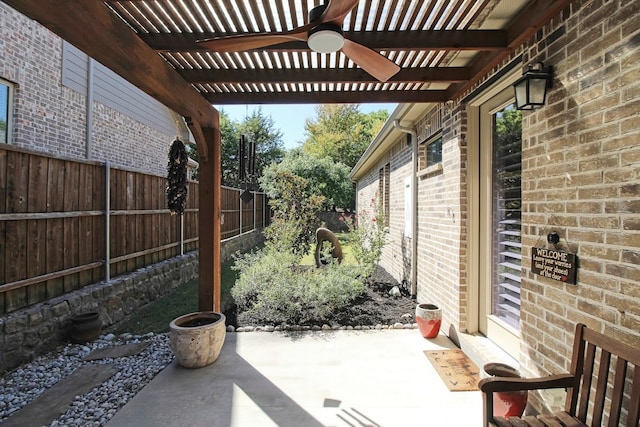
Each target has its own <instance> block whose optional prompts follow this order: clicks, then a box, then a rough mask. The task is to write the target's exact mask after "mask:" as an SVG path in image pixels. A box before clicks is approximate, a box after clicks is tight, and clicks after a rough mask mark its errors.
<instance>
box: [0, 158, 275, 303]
mask: <svg viewBox="0 0 640 427" xmlns="http://www.w3.org/2000/svg"><path fill="white" fill-rule="evenodd" d="M106 183H108V185H106ZM188 185H189V197H188V198H187V206H186V209H185V213H184V215H183V216H182V217H179V216H175V215H171V214H170V212H169V210H168V209H167V208H166V196H165V189H166V178H165V177H159V176H153V175H147V174H143V173H140V172H135V171H130V170H125V169H119V168H114V167H110V166H109V164H108V163H106V164H105V163H99V162H90V161H77V160H68V159H60V158H55V157H51V156H47V155H43V154H41V153H35V152H31V151H28V150H24V149H20V148H16V147H11V146H5V147H2V148H0V315H2V314H5V313H9V312H12V311H15V310H17V309H20V308H23V307H27V306H29V305H32V304H35V303H38V302H42V301H46V300H48V299H51V298H53V297H56V296H59V295H62V294H65V293H67V292H71V291H73V290H75V289H79V288H81V287H83V286H86V285H88V284H91V283H95V282H99V281H102V280H109V279H110V278H111V277H112V276H117V275H120V274H124V273H128V272H131V271H133V270H135V269H137V268H140V267H144V266H146V265H149V264H153V263H156V262H158V261H161V260H164V259H167V258H171V257H173V256H176V255H179V254H181V253H184V252H188V251H192V250H195V249H197V248H198V183H197V182H194V181H191V182H189V184H188ZM241 192H242V190H239V189H234V188H228V187H223V188H222V209H223V213H224V218H223V220H224V222H223V225H222V233H223V239H226V238H231V237H233V236H236V235H239V234H242V233H244V232H247V231H251V230H253V229H254V228H260V227H263V226H264V225H266V223H267V221H268V214H267V209H268V207H267V203H266V198H265V196H264V194H261V193H254V197H253V200H252V201H250V202H249V203H243V202H242V201H241V200H240V198H239V196H240V194H241ZM241 224H242V226H241Z"/></svg>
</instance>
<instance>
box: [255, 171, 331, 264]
mask: <svg viewBox="0 0 640 427" xmlns="http://www.w3.org/2000/svg"><path fill="white" fill-rule="evenodd" d="M271 186H272V187H271V188H270V190H269V191H265V192H266V193H267V195H268V196H269V205H270V206H271V208H272V209H273V212H274V214H273V218H272V220H271V224H270V225H269V226H268V227H267V228H266V229H265V231H264V233H265V236H266V238H267V241H268V242H271V244H272V245H273V246H276V247H277V248H279V249H280V250H283V251H291V252H292V253H294V254H296V255H299V256H303V255H304V254H306V253H307V252H308V251H309V248H310V246H311V242H312V241H313V240H314V236H315V230H316V228H317V227H318V223H317V222H318V219H317V214H318V211H319V210H320V209H321V207H322V205H323V203H324V197H323V196H320V195H318V194H314V193H311V192H309V191H308V185H307V180H306V179H305V178H303V177H301V176H298V175H296V174H294V173H293V172H291V171H289V170H285V169H278V170H275V171H274V172H273V173H272V174H271Z"/></svg>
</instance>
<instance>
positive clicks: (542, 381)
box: [478, 324, 640, 427]
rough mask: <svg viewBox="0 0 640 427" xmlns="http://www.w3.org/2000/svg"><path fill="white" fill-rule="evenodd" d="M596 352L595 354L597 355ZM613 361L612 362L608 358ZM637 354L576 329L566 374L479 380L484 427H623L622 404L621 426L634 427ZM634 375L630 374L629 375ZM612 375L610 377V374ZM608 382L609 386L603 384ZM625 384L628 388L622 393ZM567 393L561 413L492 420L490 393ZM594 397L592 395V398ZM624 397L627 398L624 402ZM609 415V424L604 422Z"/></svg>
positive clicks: (639, 383) (639, 404)
mask: <svg viewBox="0 0 640 427" xmlns="http://www.w3.org/2000/svg"><path fill="white" fill-rule="evenodd" d="M597 349H600V350H599V351H596V350H597ZM612 356H613V357H612ZM639 365H640V349H638V348H633V347H631V346H629V345H626V344H624V343H621V342H618V341H616V340H614V339H612V338H610V337H608V336H606V335H603V334H601V333H598V332H596V331H594V330H593V329H589V328H587V327H586V326H585V325H583V324H578V325H576V335H575V340H574V343H573V355H572V359H571V370H570V371H569V373H565V374H559V375H551V376H548V377H546V378H527V379H522V378H499V377H491V378H484V379H482V380H481V381H480V383H479V384H478V386H479V387H480V390H481V391H482V398H483V404H484V425H485V426H499V427H502V426H509V427H511V426H523V427H526V426H536V427H545V426H555V427H564V426H567V427H568V426H576V427H578V426H587V425H591V426H601V425H607V426H609V427H613V426H616V427H617V426H622V425H623V424H622V422H623V421H621V420H623V417H622V418H621V413H622V409H623V402H625V405H626V402H628V407H626V408H625V409H626V412H627V420H626V424H624V425H626V426H628V427H638V418H639V413H640V366H639ZM630 368H631V369H633V371H631V369H630ZM610 370H611V376H610V375H609V371H610ZM609 378H611V382H612V383H611V382H610V381H609V380H608V379H609ZM625 384H627V386H626V388H625ZM551 388H565V389H567V399H566V402H565V407H564V411H561V412H557V413H554V414H543V415H538V416H524V417H522V418H518V417H508V418H505V417H497V416H495V417H494V415H493V393H495V392H507V391H517V390H543V389H551ZM594 391H595V392H594ZM625 394H626V395H627V396H628V400H627V398H625ZM606 409H608V414H609V420H608V423H607V424H604V422H603V414H604V413H605V412H607V411H606ZM587 423H589V424H587Z"/></svg>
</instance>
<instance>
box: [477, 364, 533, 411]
mask: <svg viewBox="0 0 640 427" xmlns="http://www.w3.org/2000/svg"><path fill="white" fill-rule="evenodd" d="M483 370H484V374H485V376H490V377H507V378H522V376H521V375H520V372H518V370H517V369H515V368H513V367H511V366H509V365H505V364H504V363H487V364H486V365H484V367H483ZM528 397H529V393H528V392H527V391H526V390H523V391H510V392H500V393H493V415H494V416H498V417H520V416H522V414H523V413H524V410H525V408H526V407H527V400H528Z"/></svg>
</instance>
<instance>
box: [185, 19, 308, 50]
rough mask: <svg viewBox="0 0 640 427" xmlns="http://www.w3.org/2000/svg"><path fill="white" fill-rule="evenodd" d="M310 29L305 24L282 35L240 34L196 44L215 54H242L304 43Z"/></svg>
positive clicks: (200, 41)
mask: <svg viewBox="0 0 640 427" xmlns="http://www.w3.org/2000/svg"><path fill="white" fill-rule="evenodd" d="M311 28H313V26H312V25H309V24H307V25H304V26H302V27H298V28H296V29H294V30H291V31H286V32H282V33H259V34H240V35H236V36H228V37H218V38H213V39H206V40H198V44H201V45H202V46H204V47H206V48H207V49H209V50H213V51H215V52H242V51H245V50H251V49H259V48H261V47H267V46H274V45H277V44H281V43H287V42H290V41H302V42H306V41H307V39H308V38H309V35H308V32H309V30H310V29H311Z"/></svg>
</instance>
